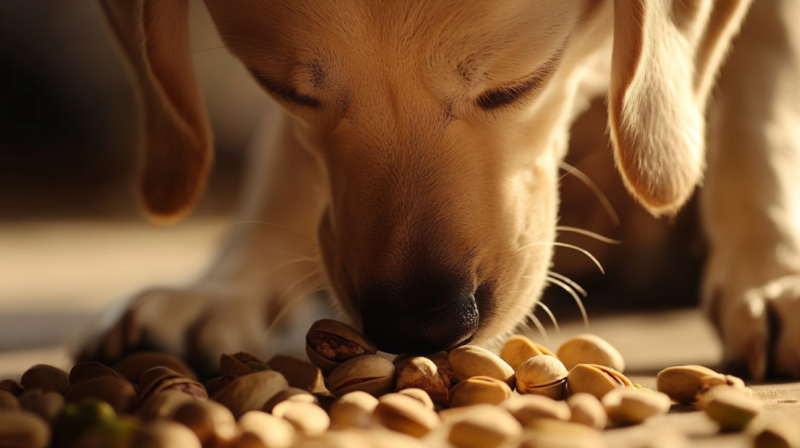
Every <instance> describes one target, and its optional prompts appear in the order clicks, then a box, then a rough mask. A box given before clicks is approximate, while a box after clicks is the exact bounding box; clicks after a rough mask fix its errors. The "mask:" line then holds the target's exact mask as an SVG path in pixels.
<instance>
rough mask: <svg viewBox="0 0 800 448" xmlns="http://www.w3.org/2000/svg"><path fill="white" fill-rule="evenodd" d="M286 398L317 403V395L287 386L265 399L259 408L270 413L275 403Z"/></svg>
mask: <svg viewBox="0 0 800 448" xmlns="http://www.w3.org/2000/svg"><path fill="white" fill-rule="evenodd" d="M286 400H291V401H301V402H303V403H311V404H318V403H319V400H318V399H317V397H316V396H314V395H312V394H311V392H309V391H307V390H305V389H298V388H296V387H289V388H286V389H284V390H282V391H280V392H278V393H277V394H275V395H273V396H272V398H270V399H269V400H267V402H266V403H264V407H263V408H261V410H262V411H264V412H270V413H271V412H272V409H273V408H274V407H275V405H277V404H278V403H281V402H284V401H286Z"/></svg>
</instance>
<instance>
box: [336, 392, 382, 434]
mask: <svg viewBox="0 0 800 448" xmlns="http://www.w3.org/2000/svg"><path fill="white" fill-rule="evenodd" d="M376 406H378V399H377V398H375V397H373V396H372V395H370V394H368V393H366V392H362V391H355V392H350V393H347V394H344V395H342V396H341V398H339V399H338V400H336V402H334V403H333V404H332V405H331V408H330V411H329V414H330V417H331V426H332V427H334V428H338V429H344V428H352V427H359V428H366V427H367V426H368V425H369V423H370V418H371V416H372V412H373V411H374V410H375V407H376Z"/></svg>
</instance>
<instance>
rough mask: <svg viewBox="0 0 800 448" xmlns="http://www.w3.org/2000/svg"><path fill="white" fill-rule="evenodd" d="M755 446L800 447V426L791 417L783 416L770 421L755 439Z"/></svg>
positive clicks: (772, 447)
mask: <svg viewBox="0 0 800 448" xmlns="http://www.w3.org/2000/svg"><path fill="white" fill-rule="evenodd" d="M753 447H754V448H797V447H800V428H798V427H797V421H796V420H794V419H792V418H791V417H782V418H780V419H778V420H772V421H770V422H768V423H767V424H766V425H765V426H764V428H762V429H761V431H759V433H758V434H757V435H756V437H755V439H754V440H753Z"/></svg>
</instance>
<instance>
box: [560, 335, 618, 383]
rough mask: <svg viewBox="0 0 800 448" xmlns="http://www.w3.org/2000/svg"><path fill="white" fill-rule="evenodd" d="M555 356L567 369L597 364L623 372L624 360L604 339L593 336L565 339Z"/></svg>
mask: <svg viewBox="0 0 800 448" xmlns="http://www.w3.org/2000/svg"><path fill="white" fill-rule="evenodd" d="M556 355H557V356H558V359H560V360H561V362H563V363H564V366H566V368H567V369H572V368H573V367H575V366H576V365H578V364H597V365H601V366H605V367H611V368H612V369H614V370H616V371H617V372H620V373H622V372H624V371H625V360H624V359H623V358H622V355H621V354H620V353H619V351H618V350H617V349H616V348H614V346H613V345H611V344H609V343H608V342H607V341H606V340H605V339H603V338H601V337H600V336H597V335H593V334H579V335H577V336H574V337H571V338H569V339H567V340H566V341H564V343H563V344H561V347H559V348H558V352H556Z"/></svg>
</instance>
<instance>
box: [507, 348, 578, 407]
mask: <svg viewBox="0 0 800 448" xmlns="http://www.w3.org/2000/svg"><path fill="white" fill-rule="evenodd" d="M568 373H569V372H568V371H567V368H566V367H564V364H562V363H561V361H559V360H558V359H557V358H554V357H552V356H548V355H539V356H534V357H533V358H529V359H527V360H526V361H525V362H523V363H522V364H520V366H519V369H517V377H516V380H517V391H518V392H519V393H521V394H534V395H543V396H545V397H548V398H552V399H555V400H560V399H561V398H563V397H564V390H565V388H566V384H567V383H566V381H565V380H566V378H567V374H568Z"/></svg>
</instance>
